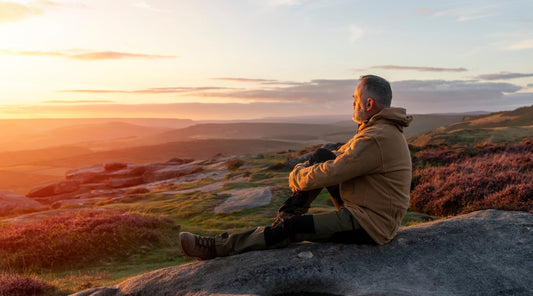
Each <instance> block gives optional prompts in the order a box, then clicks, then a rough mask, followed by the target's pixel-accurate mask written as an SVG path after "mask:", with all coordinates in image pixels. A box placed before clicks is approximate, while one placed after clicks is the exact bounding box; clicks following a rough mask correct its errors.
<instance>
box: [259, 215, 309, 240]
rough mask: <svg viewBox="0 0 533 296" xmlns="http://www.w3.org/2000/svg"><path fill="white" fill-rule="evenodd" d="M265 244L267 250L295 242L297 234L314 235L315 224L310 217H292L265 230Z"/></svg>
mask: <svg viewBox="0 0 533 296" xmlns="http://www.w3.org/2000/svg"><path fill="white" fill-rule="evenodd" d="M264 233H265V242H266V245H267V248H271V247H275V246H276V245H279V244H281V243H284V244H285V243H286V244H288V243H290V242H295V241H296V235H297V234H299V233H300V234H305V233H315V224H314V221H313V216H312V215H303V216H292V217H290V218H287V219H282V221H281V222H280V223H278V224H276V225H275V226H271V227H266V228H265V232H264Z"/></svg>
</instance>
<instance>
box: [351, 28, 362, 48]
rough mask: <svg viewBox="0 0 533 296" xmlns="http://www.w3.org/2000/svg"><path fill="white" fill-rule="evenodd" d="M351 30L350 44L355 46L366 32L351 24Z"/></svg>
mask: <svg viewBox="0 0 533 296" xmlns="http://www.w3.org/2000/svg"><path fill="white" fill-rule="evenodd" d="M349 30H350V42H351V43H352V44H353V43H355V42H356V41H357V40H359V39H360V38H361V37H363V35H364V30H363V28H361V27H360V26H358V25H354V24H351V25H350V27H349Z"/></svg>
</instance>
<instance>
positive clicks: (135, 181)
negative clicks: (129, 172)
mask: <svg viewBox="0 0 533 296" xmlns="http://www.w3.org/2000/svg"><path fill="white" fill-rule="evenodd" d="M143 183H144V179H143V177H130V178H117V179H110V180H108V181H107V186H109V187H111V188H123V187H131V186H136V185H140V184H143Z"/></svg>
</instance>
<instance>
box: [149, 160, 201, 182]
mask: <svg viewBox="0 0 533 296" xmlns="http://www.w3.org/2000/svg"><path fill="white" fill-rule="evenodd" d="M202 170H203V169H202V167H201V166H198V165H196V164H193V165H189V164H185V165H167V166H162V167H159V168H157V169H150V170H147V171H146V172H145V173H144V174H143V179H144V183H152V182H157V181H162V180H167V179H173V178H179V177H182V176H186V175H191V174H194V173H199V172H201V171H202Z"/></svg>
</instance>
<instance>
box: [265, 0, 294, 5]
mask: <svg viewBox="0 0 533 296" xmlns="http://www.w3.org/2000/svg"><path fill="white" fill-rule="evenodd" d="M302 2H303V1H302V0H268V1H267V3H268V5H270V6H296V5H300V4H302Z"/></svg>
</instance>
